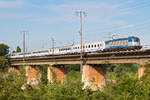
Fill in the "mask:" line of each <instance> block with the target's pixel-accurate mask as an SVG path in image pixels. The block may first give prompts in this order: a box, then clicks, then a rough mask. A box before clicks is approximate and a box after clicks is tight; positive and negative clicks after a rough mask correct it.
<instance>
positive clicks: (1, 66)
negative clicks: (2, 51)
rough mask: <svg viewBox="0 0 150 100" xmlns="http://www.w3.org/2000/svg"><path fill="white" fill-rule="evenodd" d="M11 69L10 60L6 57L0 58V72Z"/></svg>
mask: <svg viewBox="0 0 150 100" xmlns="http://www.w3.org/2000/svg"><path fill="white" fill-rule="evenodd" d="M8 67H9V64H8V60H7V59H6V57H4V56H0V70H1V71H4V70H5V69H6V70H7V69H8Z"/></svg>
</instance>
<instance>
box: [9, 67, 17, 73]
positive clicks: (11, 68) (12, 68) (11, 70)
mask: <svg viewBox="0 0 150 100" xmlns="http://www.w3.org/2000/svg"><path fill="white" fill-rule="evenodd" d="M8 71H9V72H15V73H17V74H20V71H19V67H18V66H13V67H10V68H9V69H8Z"/></svg>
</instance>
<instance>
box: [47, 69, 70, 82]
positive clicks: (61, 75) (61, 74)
mask: <svg viewBox="0 0 150 100" xmlns="http://www.w3.org/2000/svg"><path fill="white" fill-rule="evenodd" d="M47 72H48V74H47V77H48V81H49V82H50V83H53V82H60V83H64V81H65V79H66V76H67V69H65V68H60V67H59V66H50V67H48V71H47Z"/></svg>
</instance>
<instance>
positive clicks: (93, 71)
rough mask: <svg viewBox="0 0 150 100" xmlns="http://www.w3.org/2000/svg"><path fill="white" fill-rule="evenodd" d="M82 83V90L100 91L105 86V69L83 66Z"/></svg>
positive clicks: (98, 66) (100, 66) (99, 66)
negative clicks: (87, 88)
mask: <svg viewBox="0 0 150 100" xmlns="http://www.w3.org/2000/svg"><path fill="white" fill-rule="evenodd" d="M82 82H83V83H84V86H83V88H86V87H89V88H91V89H92V90H97V89H101V88H102V86H103V85H105V68H104V67H102V65H97V66H92V65H83V73H82Z"/></svg>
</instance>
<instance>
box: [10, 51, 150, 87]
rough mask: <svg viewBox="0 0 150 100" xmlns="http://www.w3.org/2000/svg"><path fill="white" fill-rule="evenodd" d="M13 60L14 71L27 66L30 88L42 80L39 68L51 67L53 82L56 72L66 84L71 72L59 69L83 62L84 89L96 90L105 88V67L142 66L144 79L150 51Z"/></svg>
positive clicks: (49, 69)
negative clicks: (121, 65) (38, 72)
mask: <svg viewBox="0 0 150 100" xmlns="http://www.w3.org/2000/svg"><path fill="white" fill-rule="evenodd" d="M9 60H10V63H11V66H12V68H13V70H14V69H15V70H16V71H17V70H18V69H16V67H15V66H20V65H24V66H25V68H26V75H27V77H28V79H27V82H28V83H29V84H37V80H38V79H39V78H40V74H36V73H37V70H36V68H35V67H34V66H35V65H36V66H40V65H49V68H48V69H47V70H48V71H47V72H48V74H47V77H48V80H49V82H53V81H54V77H53V75H52V74H53V72H55V74H56V76H57V77H55V79H56V80H58V81H60V82H61V83H63V81H64V79H65V78H66V76H67V70H66V69H65V68H62V67H59V66H63V65H66V64H70V65H72V64H80V62H81V61H83V72H82V82H83V83H84V87H86V86H89V87H91V89H93V90H96V89H97V88H101V87H102V86H103V85H105V67H104V66H103V65H104V64H139V65H141V67H139V69H138V77H139V78H140V77H142V76H143V74H144V71H145V69H146V68H145V67H144V66H145V65H146V64H148V63H150V61H149V60H150V50H137V51H119V52H97V53H86V54H83V59H82V60H81V59H80V54H67V55H51V56H50V55H49V56H35V57H25V58H11V59H9ZM93 80H94V81H93Z"/></svg>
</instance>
